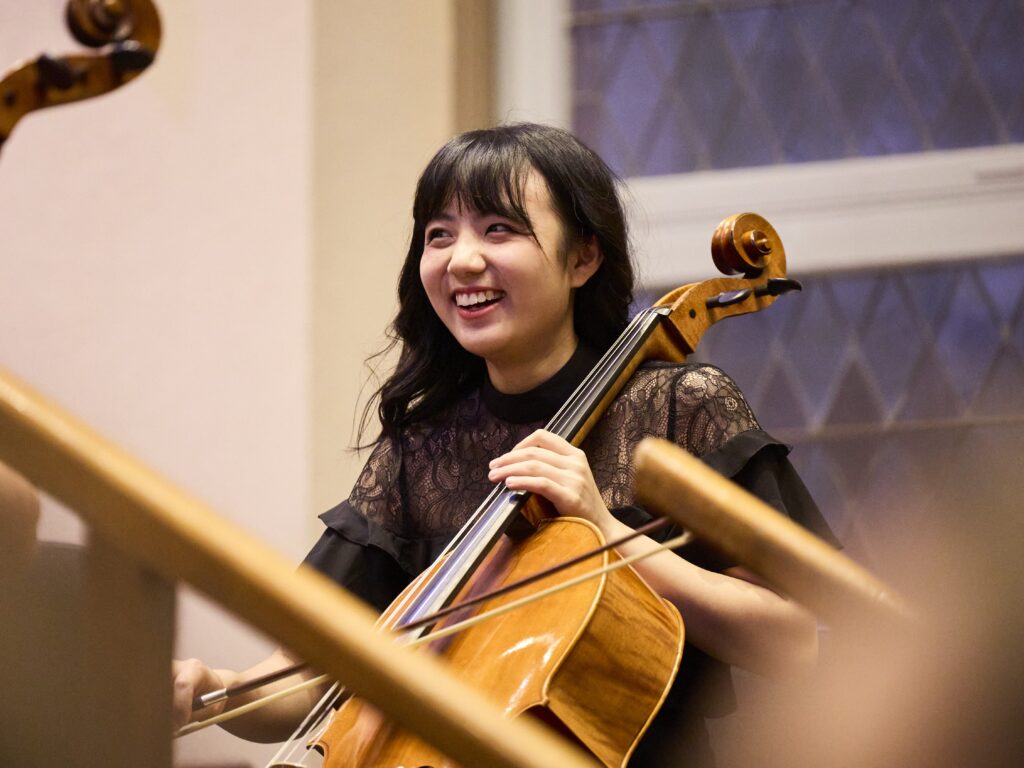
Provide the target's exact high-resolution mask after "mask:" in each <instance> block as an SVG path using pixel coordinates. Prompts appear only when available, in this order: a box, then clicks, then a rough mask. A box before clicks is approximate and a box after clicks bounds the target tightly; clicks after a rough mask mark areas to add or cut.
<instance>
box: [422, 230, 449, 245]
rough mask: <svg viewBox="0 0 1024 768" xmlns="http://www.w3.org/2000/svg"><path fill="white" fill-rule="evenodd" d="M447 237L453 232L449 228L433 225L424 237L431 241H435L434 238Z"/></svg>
mask: <svg viewBox="0 0 1024 768" xmlns="http://www.w3.org/2000/svg"><path fill="white" fill-rule="evenodd" d="M445 237H451V233H450V232H449V231H448V230H447V229H444V228H442V227H431V228H430V229H428V230H427V233H426V235H425V236H424V239H425V241H426V242H428V243H430V242H433V241H434V240H437V239H439V238H445Z"/></svg>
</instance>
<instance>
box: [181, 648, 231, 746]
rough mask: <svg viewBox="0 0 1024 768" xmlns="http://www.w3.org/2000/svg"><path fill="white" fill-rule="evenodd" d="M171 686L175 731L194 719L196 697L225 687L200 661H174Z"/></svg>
mask: <svg viewBox="0 0 1024 768" xmlns="http://www.w3.org/2000/svg"><path fill="white" fill-rule="evenodd" d="M171 684H172V689H173V697H174V728H175V730H177V729H178V728H181V727H182V726H184V725H187V724H188V722H189V721H190V720H191V719H192V700H193V699H194V698H195V697H196V696H198V695H200V694H202V693H207V692H209V691H214V690H216V689H218V688H223V687H224V686H223V683H222V682H221V680H220V678H219V677H218V676H217V674H216V673H215V672H214V671H213V670H212V669H210V668H209V667H207V666H206V665H205V664H203V662H201V661H199V660H198V659H187V660H185V661H173V662H172V663H171Z"/></svg>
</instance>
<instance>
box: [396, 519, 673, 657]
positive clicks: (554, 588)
mask: <svg viewBox="0 0 1024 768" xmlns="http://www.w3.org/2000/svg"><path fill="white" fill-rule="evenodd" d="M692 538H693V534H692V533H691V532H690V531H686V532H684V533H682V534H680V535H679V536H676V537H675V538H673V539H669V540H668V541H666V542H664V543H662V544H660V545H659V546H658V547H657V548H656V549H652V550H649V551H647V552H638V553H636V554H635V555H630V556H629V557H624V558H622V559H621V560H617V561H616V562H614V563H610V564H608V565H603V566H601V567H600V568H595V569H594V570H592V571H587V572H586V573H581V574H580V575H579V576H575V577H573V578H571V579H569V580H568V581H561V582H559V583H558V584H553V585H551V586H550V587H548V588H547V589H542V590H540V591H539V592H534V593H533V594H532V595H527V596H526V597H521V598H519V599H518V600H513V601H511V602H509V603H505V605H502V606H499V607H497V608H492V609H490V610H488V611H484V612H483V613H480V614H478V615H476V616H473V617H471V618H468V619H464V620H463V621H460V622H458V623H456V624H452V625H450V626H447V627H445V628H444V629H438V630H435V631H433V632H431V633H430V634H427V635H424V636H422V637H419V638H417V639H416V640H414V641H413V642H411V643H409V645H410V646H416V645H420V644H421V643H425V642H428V641H431V640H441V639H443V638H445V637H448V636H449V635H454V634H456V633H458V632H461V631H463V630H466V629H469V628H470V627H473V626H476V625H477V624H480V623H482V622H484V621H486V620H488V619H493V618H497V617H498V616H502V615H504V614H506V613H509V612H510V611H513V610H515V609H517V608H524V607H526V606H527V605H530V604H532V603H534V602H536V601H538V600H541V599H543V598H545V597H550V596H551V595H554V594H557V593H558V592H561V591H562V590H564V589H570V588H571V587H575V586H577V585H578V584H582V583H583V582H585V581H589V580H590V579H596V578H598V577H599V576H604V575H606V574H609V573H613V572H614V571H617V570H619V569H620V568H625V567H626V566H628V565H632V564H633V563H635V562H638V561H640V560H646V559H647V558H648V557H651V556H652V555H657V554H660V553H661V552H664V551H665V550H669V549H675V548H676V547H681V546H682V545H684V544H686V543H688V542H689V541H690V540H691V539H692Z"/></svg>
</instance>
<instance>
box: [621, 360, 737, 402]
mask: <svg viewBox="0 0 1024 768" xmlns="http://www.w3.org/2000/svg"><path fill="white" fill-rule="evenodd" d="M624 391H627V392H637V393H643V392H644V391H646V392H648V393H651V394H653V393H654V392H664V393H666V394H669V395H671V396H673V397H674V398H676V399H682V400H685V401H687V402H691V403H693V404H694V405H697V404H700V402H701V401H703V400H706V399H712V398H720V397H731V398H735V399H737V400H738V401H742V402H743V403H746V398H744V397H743V393H742V391H740V388H739V386H738V385H737V384H736V382H735V381H734V380H733V379H732V377H731V376H729V374H727V373H726V372H725V371H723V370H722V369H721V368H719V367H718V366H716V365H712V364H710V363H705V362H683V363H669V362H664V361H660V360H654V361H648V362H646V363H644V364H643V365H642V366H640V368H638V369H637V371H636V373H635V374H634V375H633V377H632V378H631V379H630V381H629V382H628V383H627V384H626V387H625V390H624Z"/></svg>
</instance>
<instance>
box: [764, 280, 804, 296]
mask: <svg viewBox="0 0 1024 768" xmlns="http://www.w3.org/2000/svg"><path fill="white" fill-rule="evenodd" d="M802 290H803V286H802V285H800V281H799V280H790V279H789V278H788V277H769V278H768V280H767V281H766V282H765V284H764V285H760V286H758V287H757V288H756V289H755V290H754V295H755V296H781V295H782V294H783V293H789V292H790V291H802Z"/></svg>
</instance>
